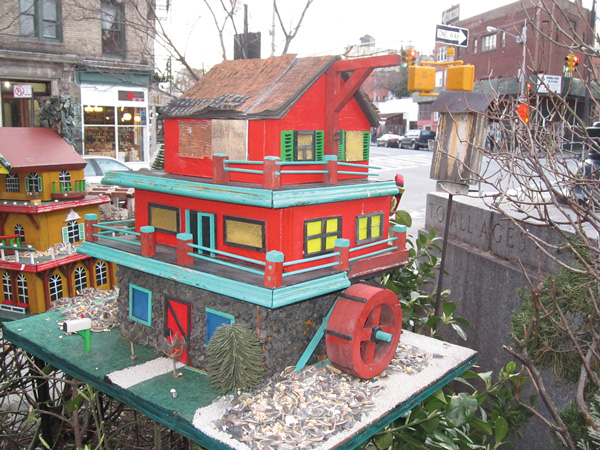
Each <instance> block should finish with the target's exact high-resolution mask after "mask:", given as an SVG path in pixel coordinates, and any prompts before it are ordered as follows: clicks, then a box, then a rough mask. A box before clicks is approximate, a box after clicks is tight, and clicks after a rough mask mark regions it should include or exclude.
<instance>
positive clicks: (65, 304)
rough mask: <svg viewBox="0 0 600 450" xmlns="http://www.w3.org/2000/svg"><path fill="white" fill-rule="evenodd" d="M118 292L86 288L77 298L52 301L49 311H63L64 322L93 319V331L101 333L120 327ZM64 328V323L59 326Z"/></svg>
mask: <svg viewBox="0 0 600 450" xmlns="http://www.w3.org/2000/svg"><path fill="white" fill-rule="evenodd" d="M117 297H118V294H117V291H115V290H109V291H103V290H100V289H95V288H86V289H83V290H82V291H81V292H78V295H77V296H75V297H63V298H60V299H58V300H54V301H52V304H51V306H50V309H49V311H53V310H56V311H61V310H62V311H61V313H60V314H61V316H63V317H64V320H74V319H83V318H89V319H92V331H93V332H95V333H99V332H102V331H109V330H110V329H111V328H116V327H118V326H119V320H118V319H117ZM58 326H59V327H61V328H62V322H61V323H59V324H58Z"/></svg>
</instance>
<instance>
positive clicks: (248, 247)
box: [223, 216, 267, 253]
mask: <svg viewBox="0 0 600 450" xmlns="http://www.w3.org/2000/svg"><path fill="white" fill-rule="evenodd" d="M229 221H235V222H241V223H248V224H252V225H260V228H261V246H260V247H255V246H252V245H246V244H240V243H238V242H233V241H229V240H228V239H227V223H228V222H229ZM223 243H224V244H225V245H229V246H231V247H238V248H245V249H246V250H254V251H258V252H262V253H265V251H266V248H267V244H266V222H265V221H264V220H256V219H248V218H246V217H237V216H223Z"/></svg>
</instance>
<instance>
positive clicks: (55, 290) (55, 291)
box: [48, 273, 63, 302]
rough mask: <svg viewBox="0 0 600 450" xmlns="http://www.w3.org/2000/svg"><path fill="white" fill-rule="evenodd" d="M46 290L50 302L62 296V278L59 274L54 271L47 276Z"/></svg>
mask: <svg viewBox="0 0 600 450" xmlns="http://www.w3.org/2000/svg"><path fill="white" fill-rule="evenodd" d="M57 280H58V282H57ZM48 292H49V294H50V301H51V302H53V301H56V300H59V299H61V298H62V297H63V280H62V277H61V276H60V275H58V274H56V273H55V274H54V275H52V276H50V277H49V278H48ZM52 297H56V298H52Z"/></svg>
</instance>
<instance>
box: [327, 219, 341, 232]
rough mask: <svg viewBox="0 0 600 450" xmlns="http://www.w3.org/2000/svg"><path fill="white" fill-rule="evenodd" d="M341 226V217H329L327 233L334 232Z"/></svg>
mask: <svg viewBox="0 0 600 450" xmlns="http://www.w3.org/2000/svg"><path fill="white" fill-rule="evenodd" d="M338 227H339V219H328V220H327V230H326V231H327V233H333V232H334V231H338Z"/></svg>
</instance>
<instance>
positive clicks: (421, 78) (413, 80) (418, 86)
mask: <svg viewBox="0 0 600 450" xmlns="http://www.w3.org/2000/svg"><path fill="white" fill-rule="evenodd" d="M408 90H409V91H411V92H433V91H434V90H435V67H427V66H409V67H408Z"/></svg>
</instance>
